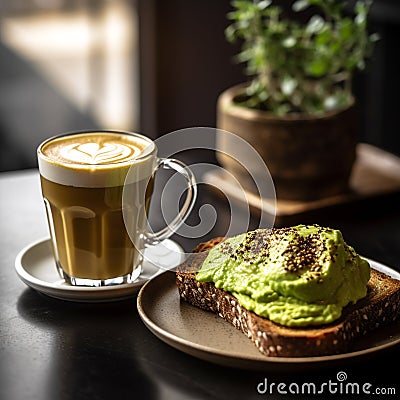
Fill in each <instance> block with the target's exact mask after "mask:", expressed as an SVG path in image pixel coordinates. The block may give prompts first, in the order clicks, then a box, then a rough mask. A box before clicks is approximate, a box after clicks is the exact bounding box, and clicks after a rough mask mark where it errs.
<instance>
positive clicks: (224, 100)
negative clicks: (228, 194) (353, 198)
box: [217, 85, 358, 201]
mask: <svg viewBox="0 0 400 400" xmlns="http://www.w3.org/2000/svg"><path fill="white" fill-rule="evenodd" d="M243 87H244V86H243V85H238V86H234V87H231V88H229V89H228V90H226V91H225V92H223V93H222V94H221V95H220V96H219V99H218V104H217V128H219V129H222V130H226V131H229V132H232V133H235V134H237V135H239V136H240V137H241V138H243V139H244V140H246V141H247V142H248V143H249V144H250V145H251V146H253V147H254V148H255V149H256V150H257V152H258V153H259V154H260V156H261V157H262V159H263V160H264V162H265V164H266V165H267V167H268V169H269V171H270V174H271V176H272V179H273V181H274V184H275V190H276V196H277V199H278V200H279V199H284V200H298V201H308V200H315V199H321V198H324V197H328V196H334V195H338V194H340V193H343V192H346V191H348V190H349V178H350V174H351V171H352V167H353V164H354V162H355V158H356V151H355V150H356V144H357V139H358V129H357V119H356V113H355V104H354V101H353V102H352V104H351V105H350V106H349V107H347V108H343V109H339V110H336V111H332V112H329V113H326V114H324V115H321V116H315V117H314V116H304V115H296V116H295V115H290V116H285V117H276V116H274V115H273V114H271V113H268V112H264V111H259V110H252V109H249V108H245V107H242V106H238V105H237V104H235V101H234V100H235V98H238V96H240V95H241V94H242V93H243ZM217 147H218V148H219V149H220V150H221V151H223V152H226V153H228V154H230V153H229V152H230V149H229V141H228V140H227V139H226V136H222V139H218V138H217ZM217 158H218V161H219V162H220V164H221V166H222V167H223V168H224V169H226V170H227V171H228V172H230V173H232V174H233V175H234V176H235V177H236V178H237V179H238V180H239V181H240V182H241V184H242V185H243V186H244V187H245V188H247V189H250V190H253V188H252V184H251V183H250V181H249V176H248V175H247V174H246V173H245V172H244V170H243V168H242V167H241V166H240V164H238V163H237V162H235V160H233V159H232V158H231V157H229V156H227V155H225V154H223V153H218V154H217Z"/></svg>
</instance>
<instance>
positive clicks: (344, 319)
mask: <svg viewBox="0 0 400 400" xmlns="http://www.w3.org/2000/svg"><path fill="white" fill-rule="evenodd" d="M222 240H223V238H215V239H212V240H210V241H208V242H205V243H201V244H200V245H199V246H197V247H196V249H195V250H194V251H193V254H191V255H190V256H189V257H188V259H187V260H186V261H185V262H184V263H183V264H182V265H180V266H179V267H178V268H177V271H176V283H177V286H178V289H179V294H180V297H181V299H183V300H185V301H187V302H188V303H190V304H192V305H194V306H197V307H199V308H201V309H204V310H207V311H212V312H214V313H217V314H218V315H219V316H220V317H222V318H224V319H225V320H226V321H228V322H230V323H231V324H232V325H234V326H235V327H236V328H237V329H240V330H241V331H242V332H243V333H244V334H246V335H247V336H248V337H249V338H250V339H251V340H252V341H253V342H254V344H255V345H256V346H257V348H258V349H259V351H260V352H261V353H263V354H265V355H266V356H270V357H272V356H276V357H309V356H324V355H332V354H339V353H344V352H347V351H349V350H350V349H351V346H352V344H353V342H354V339H355V338H357V337H359V336H361V335H364V334H366V333H368V332H370V331H372V330H374V329H377V328H379V327H380V326H381V325H383V324H387V323H390V322H393V321H396V320H398V319H399V318H400V281H399V280H396V279H393V278H391V277H389V276H388V275H386V274H384V273H382V272H380V271H377V270H375V269H373V268H371V277H370V280H369V282H368V289H367V295H366V297H364V298H363V299H361V300H359V301H358V302H357V303H356V304H352V305H349V306H347V307H345V308H344V310H343V313H342V316H341V317H340V319H339V320H337V321H335V322H334V323H331V324H329V325H324V326H321V327H310V328H289V327H285V326H282V325H279V324H276V323H274V322H272V321H270V320H268V319H266V318H263V317H260V316H258V315H256V314H255V313H253V312H251V311H248V310H246V309H245V308H243V307H242V306H241V305H240V304H239V303H238V301H237V299H236V298H235V297H234V296H232V295H231V294H230V293H228V292H226V291H224V290H222V289H218V288H216V287H215V285H214V284H213V283H210V282H198V281H197V279H196V273H197V271H198V270H199V269H200V267H201V265H202V264H203V262H204V260H205V258H206V256H207V254H208V251H209V250H210V249H211V248H213V247H214V246H215V245H217V244H218V243H219V242H221V241H222Z"/></svg>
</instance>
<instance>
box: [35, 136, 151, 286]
mask: <svg viewBox="0 0 400 400" xmlns="http://www.w3.org/2000/svg"><path fill="white" fill-rule="evenodd" d="M38 154H39V170H40V174H41V178H40V179H41V186H42V193H43V198H44V202H45V205H46V212H47V216H48V222H49V228H50V233H51V237H52V242H53V247H54V253H55V258H56V263H57V266H58V268H59V271H60V273H61V274H62V275H63V277H64V278H65V279H66V280H67V282H69V283H71V284H83V285H85V284H89V285H94V286H98V285H106V284H109V283H110V284H112V283H124V282H130V281H133V280H135V279H136V278H137V277H138V275H139V274H140V262H141V250H142V249H143V244H142V243H141V241H142V237H141V235H140V232H141V231H143V230H144V229H145V223H146V213H147V211H148V208H149V203H150V197H151V194H152V190H153V172H154V168H155V163H156V156H155V154H156V148H155V145H154V143H153V142H152V141H151V140H149V139H147V138H145V137H142V136H139V135H134V134H126V133H121V132H89V133H75V134H70V135H65V136H61V137H56V138H53V139H50V140H48V141H46V142H44V143H43V144H42V145H41V146H40V147H39V150H38ZM132 168H133V170H132ZM130 169H131V171H130V173H129V181H128V182H126V181H125V178H126V176H127V173H128V171H129V170H130ZM124 185H130V192H131V193H134V196H135V198H134V199H132V203H131V204H130V209H131V218H133V224H135V227H136V230H137V232H138V234H137V235H135V237H134V238H133V239H134V240H131V237H130V236H129V234H128V232H127V229H126V227H125V224H124V218H123V209H122V203H123V202H122V193H123V189H124ZM132 210H133V211H132Z"/></svg>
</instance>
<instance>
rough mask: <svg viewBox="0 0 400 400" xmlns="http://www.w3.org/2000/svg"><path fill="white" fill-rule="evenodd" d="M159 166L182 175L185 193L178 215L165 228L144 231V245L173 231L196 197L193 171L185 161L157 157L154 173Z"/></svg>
mask: <svg viewBox="0 0 400 400" xmlns="http://www.w3.org/2000/svg"><path fill="white" fill-rule="evenodd" d="M161 168H162V169H167V170H174V171H176V172H177V173H178V174H179V175H181V176H183V178H184V179H185V180H186V188H187V195H186V199H185V202H184V204H183V206H182V208H181V210H180V211H179V213H178V215H177V216H176V217H175V218H174V219H173V220H172V221H171V222H170V223H168V225H167V226H166V227H165V228H163V229H161V230H159V231H158V232H150V231H147V232H145V233H144V243H145V245H146V246H151V245H154V244H157V243H159V242H161V241H163V240H165V239H167V238H169V237H170V236H171V235H172V234H173V233H175V232H176V230H177V229H178V228H179V227H180V226H181V225H182V224H183V222H184V221H185V219H186V218H187V216H188V215H189V214H190V212H191V211H192V209H193V206H194V203H195V201H196V197H197V186H196V179H195V177H194V175H193V172H192V171H191V170H190V169H189V168H188V166H187V165H186V164H185V163H183V162H182V161H179V160H176V159H174V158H159V159H158V165H157V167H156V169H155V171H154V174H156V173H157V171H158V170H159V169H161Z"/></svg>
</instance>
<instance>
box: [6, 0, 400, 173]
mask: <svg viewBox="0 0 400 400" xmlns="http://www.w3.org/2000/svg"><path fill="white" fill-rule="evenodd" d="M286 3H287V1H286ZM132 6H133V7H137V8H138V13H139V19H138V21H139V40H140V55H139V62H140V71H141V76H140V89H141V90H140V107H141V116H140V117H141V118H140V119H141V122H140V131H141V132H142V133H144V134H146V135H149V136H151V137H153V138H155V137H157V136H159V135H162V134H164V133H168V132H171V131H173V130H177V129H181V128H185V127H193V126H215V123H216V101H217V97H218V95H219V94H220V93H221V92H222V91H223V90H224V89H226V88H228V87H229V86H231V85H234V84H236V83H239V82H242V81H244V80H245V79H247V78H246V77H245V75H243V68H244V67H243V65H238V64H235V63H234V61H233V57H234V55H235V54H237V52H238V50H239V46H238V45H236V46H233V45H231V44H229V43H228V42H227V41H226V39H225V36H224V29H225V27H226V26H227V25H228V20H227V18H226V14H227V13H228V12H229V11H230V10H231V6H230V1H229V0H202V1H193V0H168V1H163V0H137V1H133V2H132ZM370 23H371V31H374V32H378V33H379V34H380V36H381V40H380V42H379V43H378V44H377V46H376V48H375V52H374V55H373V58H372V59H371V60H370V61H369V63H368V66H367V69H366V71H364V72H362V73H359V74H357V76H356V77H355V81H354V89H355V95H356V98H357V101H358V105H359V111H360V114H359V115H360V128H361V137H360V140H361V141H365V142H368V143H372V144H375V145H377V146H379V147H382V148H384V149H386V150H389V151H391V152H393V153H395V154H398V155H400V133H399V129H398V126H397V125H398V124H397V115H398V111H397V103H398V101H397V98H398V93H399V91H400V76H399V74H398V71H399V70H400V61H399V57H398V56H397V54H398V48H399V45H398V42H399V38H400V2H399V1H397V0H391V1H390V0H376V1H375V3H374V5H373V7H372V10H371V16H370ZM38 100H40V102H39V101H38ZM98 127H99V126H98V124H97V123H96V121H95V120H94V119H93V118H92V117H91V116H90V115H89V114H82V113H81V112H79V111H78V110H77V109H76V108H75V107H74V105H73V104H71V103H70V102H68V101H67V100H66V99H65V98H63V97H62V96H61V94H60V93H59V92H57V91H56V90H55V89H54V88H52V87H51V86H49V84H48V83H47V82H45V81H44V80H43V79H41V77H40V76H39V75H38V74H37V73H36V72H35V70H34V69H33V68H32V67H31V66H30V65H28V64H26V62H25V61H24V60H21V59H20V58H19V57H18V55H16V54H14V53H12V51H10V49H7V48H4V47H3V46H0V171H6V170H12V169H21V168H31V167H35V166H36V159H35V149H36V146H37V144H38V143H40V141H41V140H42V139H43V138H45V137H48V136H50V135H52V134H55V133H59V132H62V131H69V130H72V129H84V128H98ZM103 128H111V127H103Z"/></svg>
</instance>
